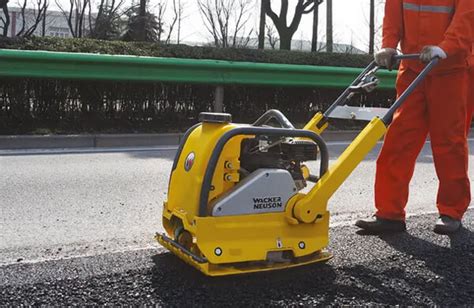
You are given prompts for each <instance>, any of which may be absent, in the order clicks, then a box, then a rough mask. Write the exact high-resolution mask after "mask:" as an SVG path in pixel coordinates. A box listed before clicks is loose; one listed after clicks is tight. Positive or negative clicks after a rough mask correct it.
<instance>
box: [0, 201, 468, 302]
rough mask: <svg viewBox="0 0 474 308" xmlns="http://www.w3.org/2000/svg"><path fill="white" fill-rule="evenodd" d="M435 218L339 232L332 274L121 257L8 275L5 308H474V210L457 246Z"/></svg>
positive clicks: (2, 290)
mask: <svg viewBox="0 0 474 308" xmlns="http://www.w3.org/2000/svg"><path fill="white" fill-rule="evenodd" d="M435 219H436V216H435V215H421V216H415V217H411V218H409V220H408V232H406V233H401V234H395V235H385V236H363V235H359V234H356V231H357V229H356V228H355V227H353V226H340V227H335V228H332V229H331V238H330V241H331V245H330V248H331V250H332V252H333V253H334V255H335V257H334V258H333V259H332V260H331V261H329V262H328V263H326V264H316V265H311V266H306V267H302V268H297V269H291V270H285V271H276V272H266V273H257V274H251V275H244V276H230V277H224V278H209V277H205V276H203V275H202V274H200V273H199V272H197V271H196V270H194V269H193V268H191V267H189V266H187V265H186V264H184V263H183V262H181V261H180V260H178V259H177V258H176V257H174V256H173V255H171V254H170V253H165V252H164V251H163V250H161V249H156V250H155V249H146V250H141V251H132V252H125V253H119V254H109V255H101V256H94V257H85V258H75V259H69V260H60V261H47V262H41V263H33V264H15V265H8V266H4V267H0V303H1V305H2V306H3V305H7V306H19V305H28V306H29V305H48V306H49V305H55V306H57V305H59V306H63V305H81V306H83V305H119V304H120V305H124V304H125V305H129V304H132V305H136V304H159V305H164V306H251V307H253V306H269V305H271V306H299V305H361V304H382V305H386V304H388V305H416V306H420V305H421V306H427V305H430V306H431V305H441V306H460V305H465V306H469V305H472V304H473V303H474V289H473V286H474V210H472V209H470V210H469V211H468V213H467V214H466V216H465V218H464V228H463V229H462V230H461V231H460V232H459V233H457V234H456V235H453V236H450V237H448V236H441V235H436V234H434V233H433V232H432V228H433V224H434V221H435Z"/></svg>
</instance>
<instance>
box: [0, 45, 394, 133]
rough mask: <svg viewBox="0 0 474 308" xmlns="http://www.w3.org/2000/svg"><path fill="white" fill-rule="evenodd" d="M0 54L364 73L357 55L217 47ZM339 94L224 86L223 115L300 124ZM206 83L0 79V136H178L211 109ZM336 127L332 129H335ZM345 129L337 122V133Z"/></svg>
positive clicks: (374, 101) (366, 100) (370, 100)
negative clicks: (274, 114)
mask: <svg viewBox="0 0 474 308" xmlns="http://www.w3.org/2000/svg"><path fill="white" fill-rule="evenodd" d="M0 48H10V49H25V50H49V51H64V52H87V53H103V54H126V55H141V56H159V57H178V58H195V59H219V60H233V61H258V62H271V63H290V64H310V65H327V66H350V67H364V66H366V65H367V64H368V63H369V62H370V61H371V58H370V57H369V56H365V55H345V54H325V53H317V54H311V53H303V52H294V51H291V52H289V51H273V50H265V51H261V50H250V49H219V48H211V47H190V46H185V45H161V44H150V43H130V42H120V41H99V40H91V39H60V38H29V39H0ZM340 92H341V90H334V89H309V88H281V87H280V88H272V87H250V86H226V87H225V99H224V109H225V111H226V112H229V113H231V114H232V115H233V118H234V120H235V121H238V122H245V123H249V122H252V121H254V120H255V119H256V118H257V117H258V116H260V115H261V114H262V113H263V112H264V111H265V110H268V109H271V108H276V109H280V110H281V111H282V112H284V113H285V114H286V115H287V116H288V117H289V119H290V120H291V121H293V122H295V123H305V122H306V121H307V120H309V119H310V118H311V116H312V115H313V114H314V113H315V112H316V111H318V110H325V109H326V108H327V107H328V106H329V105H330V104H331V103H332V102H333V101H334V100H335V99H336V98H337V97H338V95H339V94H340ZM393 95H394V93H393V92H392V91H377V92H375V93H371V94H370V95H368V96H363V97H361V98H360V100H359V101H357V102H356V104H357V103H360V104H365V105H368V106H371V105H372V106H373V105H376V106H387V105H388V104H389V98H392V97H393ZM213 97H214V87H213V86H212V85H186V84H170V83H160V82H157V83H136V82H135V83H130V82H105V81H102V82H97V81H77V80H76V81H72V80H50V79H21V78H20V79H17V78H3V79H2V78H0V134H19V133H20V134H23V133H35V132H36V133H41V132H52V133H81V132H169V131H183V130H185V129H186V128H187V127H189V126H190V125H192V124H193V123H195V122H196V121H197V115H198V114H199V112H201V111H210V110H212V102H213ZM336 124H338V123H336ZM348 125H349V126H350V127H352V126H353V125H354V123H348V122H344V124H343V126H339V128H341V127H348Z"/></svg>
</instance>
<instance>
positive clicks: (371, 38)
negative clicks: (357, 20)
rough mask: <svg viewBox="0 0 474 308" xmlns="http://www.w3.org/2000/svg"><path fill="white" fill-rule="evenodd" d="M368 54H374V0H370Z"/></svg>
mask: <svg viewBox="0 0 474 308" xmlns="http://www.w3.org/2000/svg"><path fill="white" fill-rule="evenodd" d="M369 29H370V33H369V54H371V55H373V54H374V45H375V42H374V41H375V0H370V25H369Z"/></svg>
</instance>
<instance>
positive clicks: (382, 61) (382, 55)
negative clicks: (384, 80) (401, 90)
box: [374, 48, 398, 70]
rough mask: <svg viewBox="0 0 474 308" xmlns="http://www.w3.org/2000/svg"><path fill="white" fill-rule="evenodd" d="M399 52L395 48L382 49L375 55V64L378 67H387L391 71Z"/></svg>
mask: <svg viewBox="0 0 474 308" xmlns="http://www.w3.org/2000/svg"><path fill="white" fill-rule="evenodd" d="M397 54H398V53H397V50H396V49H393V48H382V49H380V50H379V51H378V52H377V53H376V54H375V57H374V58H375V63H377V65H378V66H385V67H386V68H388V69H389V70H391V69H392V66H393V64H394V63H395V62H396V61H394V59H393V57H394V56H395V55H397Z"/></svg>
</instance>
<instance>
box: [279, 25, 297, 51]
mask: <svg viewBox="0 0 474 308" xmlns="http://www.w3.org/2000/svg"><path fill="white" fill-rule="evenodd" d="M279 34H280V50H291V40H292V38H293V34H294V33H291V31H288V30H286V31H282V30H280V33H279Z"/></svg>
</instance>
